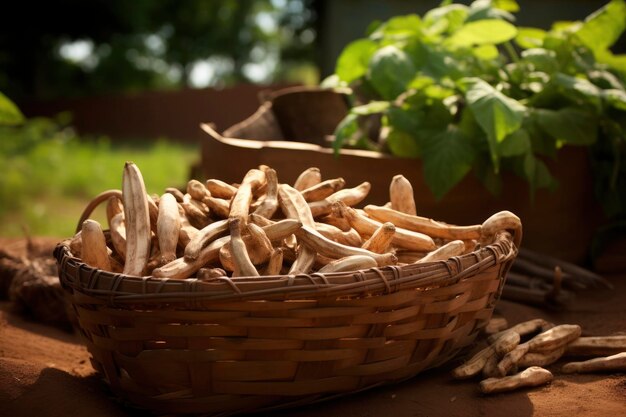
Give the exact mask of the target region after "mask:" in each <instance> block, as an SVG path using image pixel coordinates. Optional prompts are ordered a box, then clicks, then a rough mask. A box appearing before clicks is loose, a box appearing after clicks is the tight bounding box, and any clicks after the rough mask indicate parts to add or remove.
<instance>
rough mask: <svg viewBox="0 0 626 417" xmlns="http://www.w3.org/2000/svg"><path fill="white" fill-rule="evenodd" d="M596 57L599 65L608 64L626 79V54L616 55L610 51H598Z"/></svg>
mask: <svg viewBox="0 0 626 417" xmlns="http://www.w3.org/2000/svg"><path fill="white" fill-rule="evenodd" d="M595 57H596V60H597V61H598V62H599V63H602V64H607V65H608V66H610V67H611V68H613V69H614V70H615V71H617V72H619V73H620V74H621V75H622V77H623V78H626V54H621V55H615V54H613V53H612V52H611V51H608V50H607V51H596V52H595Z"/></svg>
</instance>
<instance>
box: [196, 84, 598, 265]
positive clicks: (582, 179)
mask: <svg viewBox="0 0 626 417" xmlns="http://www.w3.org/2000/svg"><path fill="white" fill-rule="evenodd" d="M285 107H286V108H287V109H288V110H289V111H288V112H286V111H285V110H284V109H285ZM346 111H347V106H346V104H345V103H344V101H343V97H342V96H341V95H338V94H335V93H332V92H329V91H321V90H308V89H289V90H288V91H286V92H285V91H283V92H279V93H277V94H274V95H273V96H270V97H269V98H268V101H267V102H266V103H264V104H263V105H262V106H261V107H260V108H259V110H258V111H257V112H256V113H255V114H254V115H252V116H251V117H250V118H248V119H246V120H244V121H243V122H241V123H239V124H237V125H235V126H233V127H231V128H229V129H227V130H226V131H224V134H223V135H220V134H219V133H217V132H216V131H214V130H213V129H211V127H210V126H208V125H203V129H204V130H205V131H206V132H207V133H208V134H209V136H208V138H207V140H206V141H204V142H203V151H202V174H203V175H204V176H205V177H206V178H219V179H222V180H224V181H229V182H239V181H241V178H243V176H244V174H245V172H246V171H247V170H248V169H250V168H251V167H255V166H258V165H260V164H266V165H269V166H271V167H273V168H275V169H276V170H277V171H278V174H279V180H280V181H282V182H293V181H294V180H295V179H296V178H297V176H298V175H299V174H300V173H301V172H302V171H303V170H304V169H305V168H308V167H311V166H316V167H319V168H320V170H321V172H322V176H323V177H324V178H334V177H339V176H341V177H343V178H344V179H345V180H346V182H347V184H348V186H355V185H358V184H359V183H361V182H363V181H369V182H370V183H371V184H372V191H371V193H370V195H369V197H368V198H367V200H366V201H365V204H368V203H372V204H380V205H382V204H384V203H385V202H387V201H388V199H389V197H388V193H389V183H390V181H391V178H392V177H393V176H394V175H396V174H403V175H404V176H405V177H407V178H408V179H409V180H410V181H411V183H412V184H413V188H414V192H415V200H416V203H417V208H418V212H419V214H420V215H423V216H426V217H431V218H435V219H437V220H442V221H446V222H448V223H453V224H459V225H469V224H476V223H481V222H482V221H483V220H484V219H485V218H487V217H489V216H490V215H491V214H493V213H494V212H497V211H500V210H510V211H512V212H513V213H515V214H517V215H518V216H519V217H520V218H521V219H522V224H523V226H524V242H523V245H524V246H525V247H528V248H531V249H534V250H538V251H541V252H544V253H547V254H550V255H553V256H557V257H559V258H562V259H564V260H568V261H572V262H577V263H582V262H584V261H585V260H586V257H587V255H588V251H589V245H590V241H591V237H592V235H593V233H594V231H595V230H596V228H597V227H598V226H599V225H600V224H601V222H602V215H601V209H600V207H599V206H598V204H597V203H596V202H595V199H594V196H593V189H592V183H591V172H590V166H589V162H588V157H587V153H586V150H585V149H584V148H564V149H562V150H561V151H559V153H558V155H557V159H556V160H555V161H549V162H548V167H549V169H550V171H551V172H552V173H553V174H554V176H555V177H556V179H557V180H558V181H559V183H560V185H559V187H558V189H557V190H556V191H555V192H554V193H551V192H549V191H546V190H539V191H537V192H536V193H535V196H534V201H531V196H530V192H529V187H528V184H527V183H526V182H525V181H523V180H522V179H520V178H517V177H515V176H514V175H512V174H509V173H505V174H504V177H503V180H504V182H503V183H504V187H503V192H502V194H501V195H500V196H498V197H494V196H493V195H491V194H490V193H489V192H488V191H487V190H486V189H485V188H484V187H483V186H482V184H480V182H479V181H478V180H477V179H476V178H475V177H474V176H473V175H468V176H467V177H466V178H465V179H464V180H463V181H461V183H459V184H458V185H457V186H456V187H455V188H454V189H453V190H452V191H451V192H449V193H448V194H446V196H445V197H444V198H443V199H442V200H440V201H437V200H436V199H435V197H434V195H433V194H432V193H431V192H430V190H429V189H428V187H427V186H426V183H425V181H424V177H423V175H422V166H421V163H420V161H419V160H415V159H406V158H396V157H392V156H388V155H384V154H380V153H377V152H371V151H360V150H347V149H346V150H342V151H341V153H340V155H339V156H338V157H336V156H335V155H333V150H332V149H329V148H327V147H324V146H322V145H321V144H323V143H324V139H325V137H326V136H327V135H331V134H332V133H333V130H334V128H335V126H336V125H337V123H338V122H339V121H340V120H341V119H342V118H343V117H344V115H345V113H346ZM285 114H288V115H287V116H285ZM299 115H303V116H302V119H303V122H302V123H300V121H299V118H300V116H299ZM316 121H317V122H316ZM286 132H289V134H287V133H286ZM307 137H308V138H309V139H308V140H305V139H304V138H307ZM285 138H289V139H295V140H300V141H301V142H300V141H288V140H284V139H285ZM271 139H278V140H271Z"/></svg>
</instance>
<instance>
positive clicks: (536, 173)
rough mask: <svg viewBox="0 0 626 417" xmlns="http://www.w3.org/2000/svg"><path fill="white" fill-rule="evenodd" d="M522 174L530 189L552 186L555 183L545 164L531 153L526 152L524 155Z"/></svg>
mask: <svg viewBox="0 0 626 417" xmlns="http://www.w3.org/2000/svg"><path fill="white" fill-rule="evenodd" d="M524 175H525V176H526V179H527V180H528V182H529V183H530V187H531V191H534V190H536V189H537V188H554V187H555V185H556V181H555V180H554V177H552V174H550V171H549V170H548V167H547V166H546V164H545V163H544V162H543V161H542V160H541V159H539V158H536V157H535V156H534V155H533V154H532V153H527V154H526V156H525V157H524Z"/></svg>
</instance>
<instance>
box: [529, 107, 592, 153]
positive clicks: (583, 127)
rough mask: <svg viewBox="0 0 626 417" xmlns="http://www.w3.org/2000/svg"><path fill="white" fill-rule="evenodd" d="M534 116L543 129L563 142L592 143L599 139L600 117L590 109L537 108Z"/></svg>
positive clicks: (573, 143)
mask: <svg viewBox="0 0 626 417" xmlns="http://www.w3.org/2000/svg"><path fill="white" fill-rule="evenodd" d="M532 117H534V118H535V120H536V121H537V124H538V125H539V126H540V127H541V129H543V131H545V132H546V133H548V134H549V135H550V136H552V137H553V138H554V139H556V140H557V141H560V142H562V143H567V144H572V145H591V144H593V143H595V142H596V140H597V136H598V119H597V118H596V116H595V115H593V114H591V113H589V112H588V111H585V110H582V109H578V108H574V107H566V108H563V109H560V110H547V109H535V110H534V111H533V114H532Z"/></svg>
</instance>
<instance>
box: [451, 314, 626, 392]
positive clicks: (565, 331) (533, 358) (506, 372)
mask: <svg viewBox="0 0 626 417" xmlns="http://www.w3.org/2000/svg"><path fill="white" fill-rule="evenodd" d="M581 332H582V330H581V328H580V326H578V325H575V324H562V325H558V326H554V325H553V324H552V323H549V322H547V321H545V320H543V319H534V320H529V321H526V322H523V323H519V324H516V325H515V326H512V327H510V328H509V329H506V330H501V331H499V332H496V333H493V334H492V335H491V336H489V337H488V338H487V342H488V345H487V347H485V348H484V349H482V350H481V351H479V352H478V353H476V354H475V355H474V356H473V357H472V358H470V359H469V360H468V361H467V362H465V363H464V364H462V365H460V366H458V367H457V368H455V369H454V370H453V371H452V376H453V377H454V378H456V379H464V378H470V377H473V376H475V375H479V374H482V376H483V377H484V378H486V379H484V380H483V381H481V383H480V390H481V391H482V392H483V393H486V394H490V393H495V392H502V391H510V390H514V389H518V388H523V387H532V386H537V385H542V384H546V383H548V382H550V381H551V380H552V378H553V377H552V374H551V373H550V372H549V371H548V370H546V369H543V368H542V367H544V366H549V365H551V364H553V363H555V362H557V361H558V360H559V359H561V358H562V357H563V356H566V355H571V356H591V355H600V354H606V355H610V356H606V357H599V358H594V359H590V360H587V361H584V362H571V363H567V364H565V365H563V367H562V369H561V372H562V373H577V372H579V373H583V372H609V371H617V372H622V371H625V370H626V336H600V337H580V335H581ZM533 335H534V336H533ZM522 337H525V340H524V342H523V343H520V342H521V340H522ZM619 350H621V352H619V353H616V351H619ZM519 371H521V372H519Z"/></svg>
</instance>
